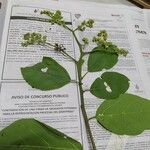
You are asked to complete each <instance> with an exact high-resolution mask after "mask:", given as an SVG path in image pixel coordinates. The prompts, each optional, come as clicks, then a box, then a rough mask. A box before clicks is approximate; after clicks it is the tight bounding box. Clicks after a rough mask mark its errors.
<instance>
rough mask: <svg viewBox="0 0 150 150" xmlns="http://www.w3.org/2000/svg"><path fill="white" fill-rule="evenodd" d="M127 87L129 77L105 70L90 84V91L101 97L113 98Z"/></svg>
mask: <svg viewBox="0 0 150 150" xmlns="http://www.w3.org/2000/svg"><path fill="white" fill-rule="evenodd" d="M128 88H129V79H128V78H127V77H126V76H124V75H122V74H120V73H117V72H105V73H103V74H102V75H101V78H97V79H96V80H95V81H94V82H93V84H92V85H91V88H90V92H91V93H92V94H93V95H94V96H96V97H98V98H102V99H114V98H117V97H118V96H119V95H120V94H123V93H125V92H126V91H127V90H128Z"/></svg>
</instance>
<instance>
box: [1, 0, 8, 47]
mask: <svg viewBox="0 0 150 150" xmlns="http://www.w3.org/2000/svg"><path fill="white" fill-rule="evenodd" d="M6 8H7V0H0V45H1V39H2V31H3V27H4V20H5V14H6ZM0 50H1V49H0Z"/></svg>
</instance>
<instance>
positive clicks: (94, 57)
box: [88, 46, 118, 72]
mask: <svg viewBox="0 0 150 150" xmlns="http://www.w3.org/2000/svg"><path fill="white" fill-rule="evenodd" d="M111 48H113V47H111V46H109V47H108V48H107V49H108V50H109V49H111ZM117 62H118V55H117V54H116V53H109V51H108V52H107V50H106V49H105V48H104V46H98V47H96V48H94V49H93V50H92V52H91V53H90V55H89V59H88V71H89V72H97V71H102V70H103V69H110V68H112V67H113V66H114V65H115V64H116V63H117Z"/></svg>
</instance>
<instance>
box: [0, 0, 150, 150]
mask: <svg viewBox="0 0 150 150" xmlns="http://www.w3.org/2000/svg"><path fill="white" fill-rule="evenodd" d="M42 9H51V10H57V9H59V10H61V11H62V12H63V16H64V17H65V19H66V21H67V22H68V23H69V24H68V26H69V27H71V28H76V27H77V25H78V24H79V23H80V22H81V21H83V20H85V19H89V18H92V19H94V20H95V25H94V28H93V29H92V30H86V31H85V32H83V33H81V32H77V33H76V34H77V36H78V37H79V38H80V40H82V38H83V37H88V38H89V39H91V38H92V36H94V35H95V34H96V33H97V32H98V31H99V30H103V29H106V30H107V31H108V34H109V40H110V41H112V42H114V43H116V44H117V45H118V46H119V47H121V48H125V49H128V50H129V54H128V56H127V57H120V59H119V62H118V64H117V65H116V66H115V67H114V68H113V69H112V70H113V71H117V72H120V73H123V74H125V75H127V77H128V78H129V79H130V89H129V91H128V92H130V93H134V94H136V95H140V96H143V97H146V98H150V94H149V93H150V89H149V85H148V83H150V82H149V81H150V78H149V74H148V73H149V62H150V60H149V59H150V58H149V57H147V54H146V55H145V53H147V51H149V45H148V44H149V42H147V44H144V46H145V47H146V48H145V47H144V48H143V46H141V47H140V44H143V43H142V41H143V42H145V41H147V40H148V41H149V40H150V37H149V35H150V31H149V28H150V22H149V18H150V17H149V16H150V15H149V14H150V12H149V10H147V11H145V10H141V9H138V8H134V7H127V6H122V5H118V6H117V5H110V6H108V5H101V4H98V3H92V2H80V3H78V2H72V1H67V0H65V1H62V0H61V1H60V2H57V1H53V2H51V3H50V1H48V0H47V1H46V0H44V1H42V2H41V1H40V0H37V1H36V2H31V1H29V0H26V1H24V0H16V1H15V0H14V1H13V0H12V1H9V4H8V8H7V14H6V19H5V29H4V31H3V41H2V48H1V49H2V51H1V64H0V71H1V81H0V82H1V94H0V101H1V103H0V104H1V111H0V113H1V121H0V127H1V128H3V127H5V126H6V125H8V124H10V123H11V122H13V121H14V120H16V119H18V118H22V117H23V118H26V117H34V118H36V119H38V120H40V121H42V122H44V123H47V124H48V125H51V126H53V127H55V128H57V129H59V130H60V131H62V132H64V133H66V134H67V135H69V136H71V137H73V138H75V139H76V140H78V141H80V142H81V143H82V144H83V145H84V150H88V149H89V150H90V148H89V145H88V140H87V135H86V133H85V127H84V123H83V118H82V114H81V111H80V99H79V93H78V88H77V85H76V84H75V83H70V84H68V85H66V86H64V87H63V88H61V89H58V90H54V91H48V92H43V91H39V90H35V89H32V88H31V87H30V86H29V85H28V84H27V83H26V82H25V81H24V80H23V79H22V76H21V73H20V67H24V66H28V65H32V64H35V63H36V62H39V61H40V60H41V59H42V56H50V57H53V58H55V59H56V61H58V62H59V63H60V64H61V65H63V66H64V67H65V68H66V69H67V70H68V72H69V74H70V76H71V79H73V80H77V77H76V70H75V65H74V63H73V62H72V61H70V60H68V59H66V58H64V57H63V56H62V55H61V54H58V53H55V52H54V51H53V50H52V49H48V48H45V47H42V46H40V47H39V46H30V47H27V48H23V47H22V46H21V41H22V38H23V34H25V33H27V32H40V33H42V34H44V35H46V36H47V37H48V41H50V42H59V43H61V44H64V46H65V47H66V48H67V52H68V53H69V54H70V55H72V57H74V58H76V59H78V57H79V51H78V47H77V45H76V44H75V42H74V39H73V37H72V36H71V34H70V33H69V32H68V31H66V30H64V29H62V28H61V27H58V26H56V25H55V26H51V25H50V24H49V23H48V22H46V21H45V22H43V20H44V19H46V18H45V17H44V16H41V15H40V14H39V12H40V10H42ZM35 12H36V13H35ZM10 16H11V17H10ZM39 20H40V21H39ZM145 32H146V33H147V34H145ZM94 46H95V45H94V44H90V45H89V46H88V47H87V48H86V49H85V51H90V50H91V49H92V48H93V47H94ZM145 51H146V52H145ZM143 53H144V54H143ZM145 56H146V57H145ZM87 59H88V57H85V60H87ZM86 71H87V67H86V64H84V67H83V74H84V73H85V72H86ZM100 74H101V73H94V74H92V73H88V74H87V76H86V77H85V78H84V89H89V87H90V85H91V83H92V82H93V81H94V80H95V78H96V77H99V76H100ZM84 98H85V102H86V108H87V113H88V117H89V118H90V117H93V116H94V115H95V112H96V109H97V107H98V106H99V104H100V103H101V102H102V101H103V100H99V99H97V98H95V97H94V96H92V95H91V94H90V93H89V92H86V93H85V95H84ZM90 126H91V130H92V133H93V136H94V140H95V142H96V146H97V149H98V150H139V149H140V150H145V149H150V144H149V143H150V139H149V136H150V131H145V132H143V133H142V134H140V135H139V136H135V137H131V136H117V135H115V134H111V133H110V132H108V131H106V130H105V129H104V128H102V127H101V126H100V125H99V124H98V123H97V122H96V120H95V119H93V120H90Z"/></svg>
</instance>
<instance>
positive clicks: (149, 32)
mask: <svg viewBox="0 0 150 150" xmlns="http://www.w3.org/2000/svg"><path fill="white" fill-rule="evenodd" d="M131 19H132V22H133V26H134V32H135V39H136V41H137V43H138V45H139V48H140V51H139V52H140V54H141V56H142V57H143V59H144V65H145V66H146V69H147V73H148V75H149V78H150V10H140V9H139V10H137V11H134V12H133V13H132V14H131Z"/></svg>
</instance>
